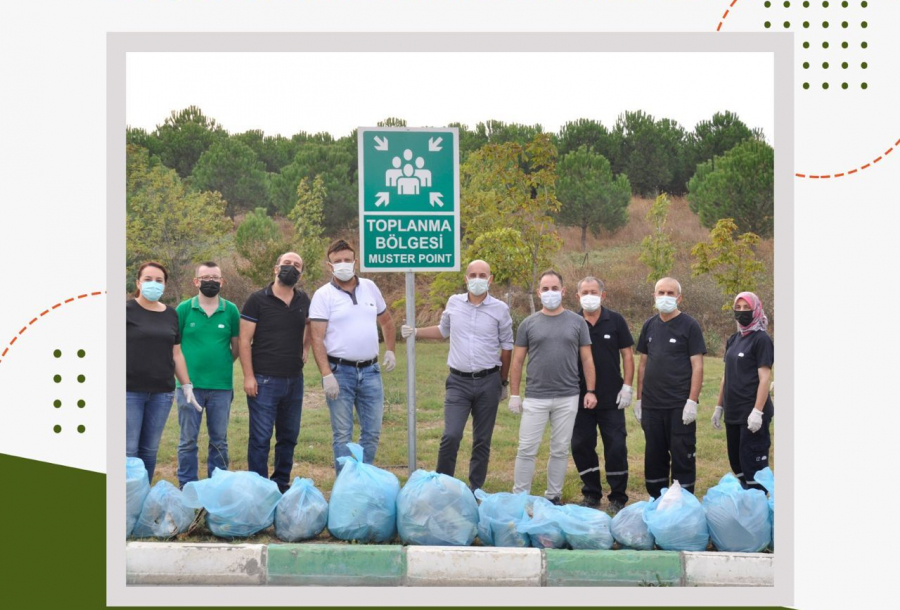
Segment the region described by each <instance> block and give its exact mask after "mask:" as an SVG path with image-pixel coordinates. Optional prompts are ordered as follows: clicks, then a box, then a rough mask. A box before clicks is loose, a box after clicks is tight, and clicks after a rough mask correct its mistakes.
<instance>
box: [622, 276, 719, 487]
mask: <svg viewBox="0 0 900 610" xmlns="http://www.w3.org/2000/svg"><path fill="white" fill-rule="evenodd" d="M654 299H655V304H656V309H658V310H659V314H657V315H655V316H653V317H652V318H650V319H649V320H647V321H646V322H644V327H643V328H642V329H641V335H640V337H639V338H638V345H637V349H638V351H639V352H640V353H641V363H640V366H639V367H638V387H637V401H636V402H635V403H634V415H635V417H637V419H638V421H639V422H641V427H642V428H643V429H644V437H645V439H646V445H645V451H644V476H645V478H646V481H645V483H646V485H647V492H648V493H649V494H650V495H651V496H652V497H654V498H656V497H659V495H660V492H661V491H662V489H663V487H669V484H670V476H669V474H670V471H669V468H670V463H671V481H676V480H677V481H678V482H679V483H680V484H681V486H682V487H684V488H685V489H687V490H688V491H690V492H691V493H693V491H694V483H696V479H697V423H696V421H695V420H696V419H697V405H698V403H699V401H700V389H701V388H702V386H703V354H705V353H706V344H705V343H704V341H703V333H702V332H701V330H700V325H699V324H698V323H697V320H695V319H694V318H692V317H691V316H689V315H687V314H686V313H683V312H681V311H679V310H678V305H679V304H680V303H681V284H679V283H678V282H677V281H676V280H674V279H672V278H670V277H664V278H662V279H661V280H659V281H658V282H656V288H655V290H654ZM642 403H643V404H642Z"/></svg>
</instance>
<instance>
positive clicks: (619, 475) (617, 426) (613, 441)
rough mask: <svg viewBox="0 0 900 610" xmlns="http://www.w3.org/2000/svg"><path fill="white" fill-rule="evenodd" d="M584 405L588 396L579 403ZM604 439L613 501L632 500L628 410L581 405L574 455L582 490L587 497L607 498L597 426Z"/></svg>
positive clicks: (573, 445) (611, 499)
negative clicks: (626, 424)
mask: <svg viewBox="0 0 900 610" xmlns="http://www.w3.org/2000/svg"><path fill="white" fill-rule="evenodd" d="M578 404H579V405H583V404H584V395H582V396H581V399H580V400H579V402H578ZM598 427H599V428H600V440H601V441H602V442H603V462H604V463H605V464H606V482H607V483H608V484H609V488H610V492H609V495H608V496H607V497H608V498H609V501H610V502H618V503H620V504H627V503H628V494H627V493H626V489H627V488H628V446H627V444H626V442H625V437H626V435H627V432H626V430H625V410H619V409H600V408H596V409H585V408H584V407H583V406H581V407H579V409H578V414H577V415H576V416H575V427H574V429H573V430H572V457H573V458H574V459H575V467H576V468H578V474H579V475H580V476H581V482H582V484H583V485H582V487H581V493H582V495H584V496H585V497H588V496H593V497H595V498H598V499H599V498H602V497H603V486H602V485H601V484H600V458H599V457H598V456H597V428H598Z"/></svg>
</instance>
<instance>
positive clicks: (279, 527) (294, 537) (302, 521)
mask: <svg viewBox="0 0 900 610" xmlns="http://www.w3.org/2000/svg"><path fill="white" fill-rule="evenodd" d="M327 524H328V502H326V501H325V496H323V495H322V492H321V491H319V490H318V489H316V486H315V484H314V483H313V481H312V479H301V478H300V477H295V478H294V482H293V483H291V488H290V489H289V490H287V491H286V492H285V494H284V495H283V496H282V497H281V500H279V502H278V505H277V506H276V507H275V535H276V536H278V537H279V538H281V539H282V540H284V541H285V542H299V541H300V540H309V539H310V538H315V537H316V536H318V535H319V534H321V533H322V530H324V529H325V526H326V525H327Z"/></svg>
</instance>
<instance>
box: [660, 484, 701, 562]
mask: <svg viewBox="0 0 900 610" xmlns="http://www.w3.org/2000/svg"><path fill="white" fill-rule="evenodd" d="M644 521H645V522H646V523H647V527H649V528H650V533H651V534H653V538H654V539H655V540H656V544H657V546H659V548H661V549H663V550H666V551H705V550H706V547H707V545H708V544H709V527H708V526H707V524H706V512H705V511H704V510H703V506H702V505H701V504H700V500H698V499H697V498H696V496H694V494H692V493H691V492H689V491H688V490H686V489H683V488H682V487H681V485H679V484H678V481H675V483H673V484H672V487H670V488H668V489H667V488H663V490H662V493H661V494H660V496H659V498H657V499H655V500H653V501H652V502H650V504H649V505H647V508H646V509H644Z"/></svg>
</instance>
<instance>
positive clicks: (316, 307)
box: [309, 239, 397, 473]
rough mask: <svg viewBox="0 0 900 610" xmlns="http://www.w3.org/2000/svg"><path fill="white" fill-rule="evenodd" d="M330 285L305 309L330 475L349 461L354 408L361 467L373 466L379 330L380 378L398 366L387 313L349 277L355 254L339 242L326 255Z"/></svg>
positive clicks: (380, 400) (374, 294) (379, 391)
mask: <svg viewBox="0 0 900 610" xmlns="http://www.w3.org/2000/svg"><path fill="white" fill-rule="evenodd" d="M326 256H327V262H328V265H329V266H330V267H331V270H332V275H333V276H334V279H333V280H332V281H331V282H329V283H327V284H325V285H324V286H322V287H320V288H319V289H318V290H316V293H315V294H314V295H313V299H312V306H311V308H310V314H309V315H310V320H311V330H312V341H313V355H314V356H315V359H316V364H317V365H318V366H319V371H320V372H321V373H322V386H323V387H324V389H325V400H326V402H327V403H328V411H329V413H330V415H331V430H332V448H333V450H334V469H335V471H336V472H338V473H340V470H341V466H340V464H339V463H338V461H337V459H338V458H339V457H342V456H345V455H350V450H349V449H347V443H349V442H350V440H351V439H352V436H353V408H354V406H355V407H356V414H357V415H358V416H359V430H360V433H359V444H360V445H362V448H363V461H364V462H365V463H366V464H371V463H373V462H374V461H375V453H376V452H377V450H378V439H379V438H380V437H381V421H382V416H383V413H384V386H383V385H382V382H381V366H380V365H379V364H378V325H379V324H380V325H381V332H382V334H383V335H384V344H385V347H386V348H387V349H386V350H385V352H384V372H386V373H390V372H391V371H393V370H394V367H395V366H397V359H396V357H394V344H395V342H396V329H395V327H394V319H393V318H392V317H391V312H390V311H388V308H387V305H386V304H385V302H384V297H383V296H382V295H381V291H380V290H379V289H378V286H376V285H375V282H373V281H372V280H367V279H365V278H361V277H358V276H357V275H356V273H355V272H354V267H355V264H356V251H355V250H354V249H353V247H352V246H350V244H348V243H347V242H346V241H344V240H343V239H339V240H337V241H336V242H334V243H333V244H331V246H329V248H328V252H327V254H326Z"/></svg>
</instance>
